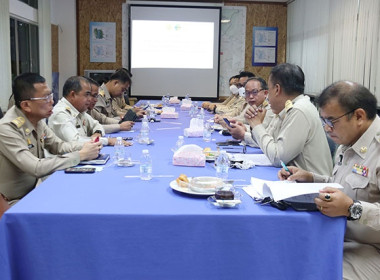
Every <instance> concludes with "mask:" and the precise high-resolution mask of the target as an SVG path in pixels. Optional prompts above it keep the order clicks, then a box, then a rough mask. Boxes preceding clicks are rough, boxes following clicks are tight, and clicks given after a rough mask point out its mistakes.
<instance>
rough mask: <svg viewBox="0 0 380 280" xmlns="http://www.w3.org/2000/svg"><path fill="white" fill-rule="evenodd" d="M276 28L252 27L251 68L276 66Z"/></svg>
mask: <svg viewBox="0 0 380 280" xmlns="http://www.w3.org/2000/svg"><path fill="white" fill-rule="evenodd" d="M277 42H278V28H277V27H257V26H254V27H253V41H252V66H275V65H277Z"/></svg>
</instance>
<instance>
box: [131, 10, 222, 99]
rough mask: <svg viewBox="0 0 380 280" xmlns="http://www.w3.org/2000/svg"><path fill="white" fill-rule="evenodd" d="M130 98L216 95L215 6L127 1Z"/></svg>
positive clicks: (217, 22) (217, 21)
mask: <svg viewBox="0 0 380 280" xmlns="http://www.w3.org/2000/svg"><path fill="white" fill-rule="evenodd" d="M129 13H130V14H129V28H130V29H129V63H130V65H129V69H130V71H131V72H132V74H133V78H132V86H131V89H130V90H131V92H130V93H131V96H134V97H156V96H160V97H161V96H163V95H165V94H170V95H171V96H179V97H183V96H185V95H186V94H189V95H190V97H193V98H194V97H197V98H200V99H203V98H205V99H211V98H217V97H219V92H218V84H219V49H220V15H221V8H220V7H202V6H201V7H196V6H154V5H138V4H131V5H130V10H129Z"/></svg>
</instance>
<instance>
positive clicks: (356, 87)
mask: <svg viewBox="0 0 380 280" xmlns="http://www.w3.org/2000/svg"><path fill="white" fill-rule="evenodd" d="M332 99H336V100H337V101H338V104H339V105H340V106H341V107H342V108H343V109H344V110H345V111H347V112H350V111H354V110H356V109H358V108H361V109H363V110H364V111H365V112H366V114H367V118H368V119H369V120H373V119H374V118H375V117H376V114H377V108H376V106H377V99H376V97H375V96H374V95H373V94H372V93H371V92H370V91H369V90H368V89H367V88H366V87H364V86H363V85H360V84H357V83H353V82H349V81H338V82H335V83H333V84H331V85H329V86H328V87H326V88H325V89H324V90H323V91H322V93H321V94H320V96H319V97H318V100H317V102H318V106H319V107H321V108H323V107H324V106H326V105H327V103H329V101H330V100H332Z"/></svg>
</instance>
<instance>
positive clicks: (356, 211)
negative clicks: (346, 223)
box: [350, 203, 363, 220]
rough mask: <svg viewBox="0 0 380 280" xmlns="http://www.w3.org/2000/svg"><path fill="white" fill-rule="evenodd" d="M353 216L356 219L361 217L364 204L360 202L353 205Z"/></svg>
mask: <svg viewBox="0 0 380 280" xmlns="http://www.w3.org/2000/svg"><path fill="white" fill-rule="evenodd" d="M350 212H351V218H352V219H354V220H357V219H359V218H360V217H361V216H362V212H363V206H362V205H361V204H359V203H354V204H353V205H352V207H351V211H350Z"/></svg>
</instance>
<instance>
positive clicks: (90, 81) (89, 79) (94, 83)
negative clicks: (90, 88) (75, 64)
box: [82, 76, 100, 87]
mask: <svg viewBox="0 0 380 280" xmlns="http://www.w3.org/2000/svg"><path fill="white" fill-rule="evenodd" d="M82 77H83V78H85V79H86V80H87V81H88V82H89V83H90V84H91V85H95V86H97V87H99V86H100V85H99V83H98V82H97V81H95V80H94V79H92V78H90V77H86V76H82Z"/></svg>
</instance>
